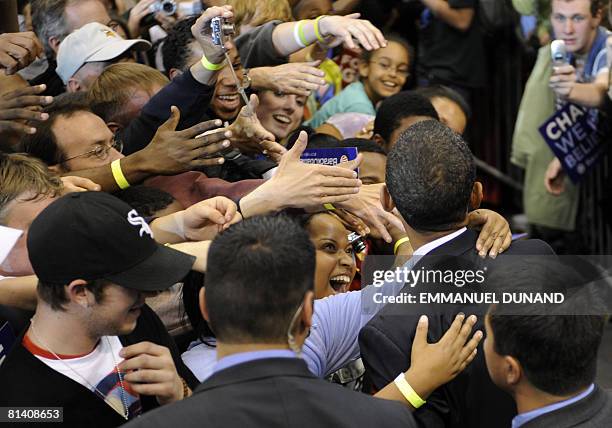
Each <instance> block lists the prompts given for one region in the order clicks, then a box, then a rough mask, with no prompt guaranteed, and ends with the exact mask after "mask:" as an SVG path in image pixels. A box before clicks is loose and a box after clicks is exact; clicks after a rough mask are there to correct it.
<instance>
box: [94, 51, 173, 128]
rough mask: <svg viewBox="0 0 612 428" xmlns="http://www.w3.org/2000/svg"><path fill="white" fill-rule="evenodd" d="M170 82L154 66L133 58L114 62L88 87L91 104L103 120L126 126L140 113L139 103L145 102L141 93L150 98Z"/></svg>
mask: <svg viewBox="0 0 612 428" xmlns="http://www.w3.org/2000/svg"><path fill="white" fill-rule="evenodd" d="M167 83H168V78H167V77H166V76H164V75H163V74H162V73H161V72H159V71H158V70H156V69H154V68H152V67H149V66H146V65H143V64H137V63H132V62H122V63H118V64H113V65H110V66H108V67H107V68H106V69H104V71H103V72H102V73H101V74H100V76H98V78H97V79H96V80H95V81H94V82H93V84H92V85H91V87H90V88H89V102H90V107H91V110H92V111H93V112H94V113H95V114H97V115H98V116H100V117H101V118H102V120H104V122H106V123H109V122H116V123H118V124H120V125H122V126H127V125H128V124H129V123H130V122H131V121H132V120H133V119H134V118H135V117H136V116H137V115H138V114H139V113H140V110H138V109H137V107H141V106H142V104H143V103H145V104H146V102H145V100H144V99H143V100H140V98H141V96H145V98H147V97H148V98H147V99H146V101H148V99H149V98H151V97H152V96H153V95H155V94H156V93H157V91H159V90H160V88H163V87H164V86H165V85H166V84H167ZM139 91H142V92H143V93H142V94H140V93H139ZM135 96H136V97H135ZM139 100H140V101H139Z"/></svg>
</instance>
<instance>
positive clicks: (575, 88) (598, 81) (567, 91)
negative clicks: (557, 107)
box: [549, 65, 608, 108]
mask: <svg viewBox="0 0 612 428" xmlns="http://www.w3.org/2000/svg"><path fill="white" fill-rule="evenodd" d="M549 86H550V88H551V89H552V90H553V91H554V93H555V94H556V95H557V96H558V97H559V98H561V99H562V100H566V101H569V102H571V103H574V104H578V105H581V106H584V107H589V108H597V107H601V106H602V105H603V103H604V100H605V97H606V93H607V92H608V69H607V68H605V69H603V70H601V71H600V72H599V73H598V74H597V77H596V78H595V81H593V82H592V83H579V82H577V81H576V69H575V68H574V67H573V66H572V65H563V66H560V67H554V68H553V73H552V76H551V77H550V80H549Z"/></svg>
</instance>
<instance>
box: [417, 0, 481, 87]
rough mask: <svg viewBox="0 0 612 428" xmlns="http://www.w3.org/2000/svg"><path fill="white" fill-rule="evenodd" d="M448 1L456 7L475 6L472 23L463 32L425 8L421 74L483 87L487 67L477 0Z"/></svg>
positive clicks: (434, 78)
mask: <svg viewBox="0 0 612 428" xmlns="http://www.w3.org/2000/svg"><path fill="white" fill-rule="evenodd" d="M448 4H449V5H450V7H451V8H453V9H461V8H473V9H474V10H475V12H476V13H475V15H474V19H473V20H472V25H471V26H470V28H469V29H468V30H467V31H465V32H462V31H460V30H458V29H456V28H453V27H451V26H450V25H448V24H446V23H445V22H444V21H442V19H440V18H437V17H435V16H434V15H433V14H432V13H431V11H425V12H424V13H423V15H422V16H421V25H422V28H421V32H420V45H419V75H420V76H421V77H423V78H427V79H428V80H430V81H435V82H440V83H449V84H454V85H457V86H466V87H482V86H484V85H485V83H486V69H485V54H484V44H483V37H482V33H481V29H480V25H479V24H478V13H477V12H478V0H448Z"/></svg>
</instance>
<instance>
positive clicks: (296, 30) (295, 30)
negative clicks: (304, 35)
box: [293, 21, 306, 48]
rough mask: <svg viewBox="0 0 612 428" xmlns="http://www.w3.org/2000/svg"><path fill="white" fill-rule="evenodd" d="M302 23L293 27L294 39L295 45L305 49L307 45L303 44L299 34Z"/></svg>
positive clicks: (297, 23)
mask: <svg viewBox="0 0 612 428" xmlns="http://www.w3.org/2000/svg"><path fill="white" fill-rule="evenodd" d="M300 22H301V21H299V22H296V23H295V25H294V26H293V38H294V40H295V43H297V44H298V46H299V47H301V48H305V47H306V45H305V44H304V43H302V41H301V40H300V33H299V30H300V25H301V24H300Z"/></svg>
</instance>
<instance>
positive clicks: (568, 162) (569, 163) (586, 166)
mask: <svg viewBox="0 0 612 428" xmlns="http://www.w3.org/2000/svg"><path fill="white" fill-rule="evenodd" d="M600 122H604V121H600V120H599V113H598V112H597V110H596V109H588V108H585V107H581V106H577V105H575V104H571V103H568V104H566V105H565V106H564V107H563V108H562V109H560V110H558V111H557V112H556V113H555V114H553V115H552V116H551V117H550V118H549V119H548V120H547V121H546V122H544V124H543V125H542V126H540V128H539V131H540V134H541V135H542V137H543V138H544V140H545V141H546V143H547V144H548V145H549V146H550V148H551V150H552V151H553V153H554V154H555V156H557V158H559V160H560V161H561V165H563V169H564V170H565V172H566V173H567V175H568V176H569V178H570V179H571V180H572V182H573V183H574V184H576V183H578V182H579V181H580V180H581V179H582V178H583V177H584V176H585V175H586V174H587V173H588V172H589V171H590V170H591V169H592V168H593V167H594V166H595V165H596V164H597V161H598V160H599V158H600V157H601V155H602V153H603V149H604V139H603V136H604V135H606V134H607V128H608V126H607V124H605V123H600Z"/></svg>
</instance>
